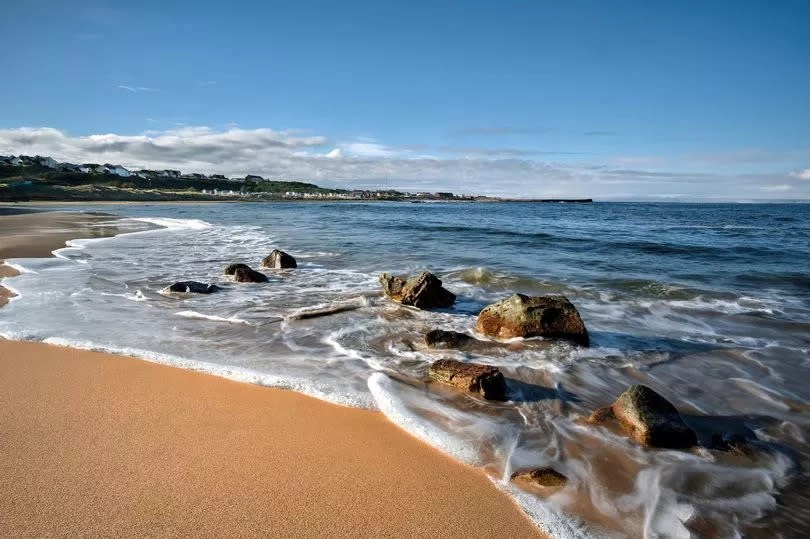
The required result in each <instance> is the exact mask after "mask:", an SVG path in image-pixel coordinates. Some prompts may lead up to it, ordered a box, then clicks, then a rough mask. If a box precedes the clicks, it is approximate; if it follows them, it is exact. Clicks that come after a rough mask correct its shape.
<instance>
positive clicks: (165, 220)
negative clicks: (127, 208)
mask: <svg viewBox="0 0 810 539" xmlns="http://www.w3.org/2000/svg"><path fill="white" fill-rule="evenodd" d="M124 220H129V221H140V222H142V223H150V224H153V225H158V226H162V227H164V228H168V229H174V230H203V229H206V228H211V226H212V225H211V223H209V222H207V221H203V220H202V219H176V218H172V217H128V218H126V219H124Z"/></svg>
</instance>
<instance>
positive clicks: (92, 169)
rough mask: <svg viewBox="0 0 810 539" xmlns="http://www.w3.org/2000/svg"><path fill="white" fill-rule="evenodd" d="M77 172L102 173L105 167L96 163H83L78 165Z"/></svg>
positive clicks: (105, 170)
mask: <svg viewBox="0 0 810 539" xmlns="http://www.w3.org/2000/svg"><path fill="white" fill-rule="evenodd" d="M79 172H84V173H85V174H104V173H105V172H107V169H106V167H104V166H103V165H99V164H98V163H84V164H83V165H81V166H80V167H79Z"/></svg>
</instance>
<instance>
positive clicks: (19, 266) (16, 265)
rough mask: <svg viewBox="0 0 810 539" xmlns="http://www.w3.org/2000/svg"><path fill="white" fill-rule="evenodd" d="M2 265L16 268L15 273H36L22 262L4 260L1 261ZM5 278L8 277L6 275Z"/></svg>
mask: <svg viewBox="0 0 810 539" xmlns="http://www.w3.org/2000/svg"><path fill="white" fill-rule="evenodd" d="M3 265H4V266H8V267H10V268H11V269H13V270H16V271H17V273H21V274H22V273H33V274H35V275H36V273H37V272H36V271H34V270H32V269H28V268H26V267H25V266H23V265H22V264H19V263H17V262H9V261H8V260H6V261H5V262H3ZM12 277H13V276H12ZM6 279H8V277H6Z"/></svg>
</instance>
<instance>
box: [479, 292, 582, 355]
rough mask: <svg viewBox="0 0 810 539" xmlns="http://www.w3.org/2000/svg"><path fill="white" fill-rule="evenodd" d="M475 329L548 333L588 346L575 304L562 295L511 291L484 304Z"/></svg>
mask: <svg viewBox="0 0 810 539" xmlns="http://www.w3.org/2000/svg"><path fill="white" fill-rule="evenodd" d="M475 329H477V330H478V331H479V332H481V333H483V334H484V335H488V336H490V337H497V338H500V339H511V338H513V337H549V338H559V339H567V340H569V341H572V342H574V343H576V344H580V345H582V346H588V345H589V344H590V339H589V337H588V330H587V329H585V324H584V323H583V322H582V318H581V317H580V316H579V312H578V311H577V309H576V307H574V306H573V304H571V302H570V301H568V298H566V297H565V296H524V295H523V294H513V295H511V296H509V297H508V298H506V299H502V300H501V301H498V302H496V303H493V304H492V305H488V306H487V307H485V308H484V309H483V310H482V311H481V312H480V313H479V315H478V321H477V322H476V324H475Z"/></svg>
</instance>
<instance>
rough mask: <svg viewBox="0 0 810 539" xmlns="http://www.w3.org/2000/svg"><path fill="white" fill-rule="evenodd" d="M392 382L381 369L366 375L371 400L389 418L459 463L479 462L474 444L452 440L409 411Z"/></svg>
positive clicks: (477, 463)
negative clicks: (372, 399) (372, 398)
mask: <svg viewBox="0 0 810 539" xmlns="http://www.w3.org/2000/svg"><path fill="white" fill-rule="evenodd" d="M394 384H395V382H394V381H393V380H391V378H389V377H388V376H387V375H385V374H384V373H381V372H375V373H374V374H372V375H371V376H369V378H368V389H369V391H371V395H372V396H373V397H374V402H375V403H376V404H377V408H379V409H380V411H381V412H382V413H383V414H384V415H385V417H387V418H388V420H389V421H391V422H392V423H394V424H396V425H399V426H400V427H402V428H403V429H405V430H406V431H408V432H409V433H411V434H412V435H414V436H416V437H417V438H419V439H420V440H422V441H423V442H425V443H427V444H429V445H431V446H432V447H435V448H436V449H438V450H439V451H442V452H443V453H447V454H448V455H451V456H452V457H454V458H456V459H458V460H460V461H462V462H466V463H467V464H471V465H479V464H481V458H480V455H479V454H478V451H477V450H476V449H475V447H473V446H472V445H470V444H469V443H465V442H464V441H462V440H458V439H454V438H453V436H452V435H451V434H449V433H448V432H447V431H445V430H443V429H440V428H439V427H437V426H436V425H434V424H433V423H431V422H429V421H428V420H427V419H426V418H425V417H423V416H421V415H419V414H416V413H414V412H412V411H410V410H409V409H408V407H407V406H406V404H405V402H404V401H403V400H402V398H401V397H400V396H399V394H398V392H397V391H396V390H395V389H394Z"/></svg>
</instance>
